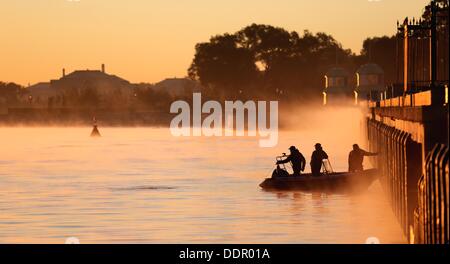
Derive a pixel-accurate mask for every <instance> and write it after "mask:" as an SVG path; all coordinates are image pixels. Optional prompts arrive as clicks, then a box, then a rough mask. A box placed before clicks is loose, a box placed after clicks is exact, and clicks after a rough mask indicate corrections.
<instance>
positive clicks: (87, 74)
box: [60, 70, 130, 84]
mask: <svg viewBox="0 0 450 264" xmlns="http://www.w3.org/2000/svg"><path fill="white" fill-rule="evenodd" d="M70 79H95V80H98V79H110V80H112V81H118V82H123V83H127V84H128V83H130V82H129V81H127V80H125V79H122V78H120V77H117V76H115V75H110V74H106V73H104V72H102V71H99V70H83V71H74V72H72V73H70V74H68V75H66V76H64V77H62V78H61V79H60V80H70Z"/></svg>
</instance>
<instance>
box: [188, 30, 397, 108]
mask: <svg viewBox="0 0 450 264" xmlns="http://www.w3.org/2000/svg"><path fill="white" fill-rule="evenodd" d="M396 42H397V40H396V37H395V36H392V37H388V36H383V37H374V38H368V39H366V40H365V41H364V43H363V48H362V50H361V53H360V55H356V54H355V53H353V52H352V51H351V50H349V49H344V48H343V47H342V45H341V43H339V42H338V41H337V40H336V39H334V38H333V36H331V35H329V34H326V33H323V32H319V33H316V34H313V33H311V32H310V31H307V30H305V31H304V32H303V34H299V33H297V32H295V31H291V32H289V31H287V30H285V29H283V28H281V27H274V26H271V25H261V24H252V25H249V26H247V27H245V28H243V29H241V30H239V31H237V32H235V33H234V34H229V33H225V34H222V35H216V36H213V37H211V39H210V40H209V41H208V42H204V43H198V44H197V45H196V46H195V56H194V58H193V61H192V63H191V65H190V67H189V69H188V75H189V77H190V78H192V79H194V80H197V81H199V82H201V84H202V85H203V86H204V87H205V90H206V91H205V92H206V93H207V94H209V96H211V97H222V98H255V97H265V98H278V99H283V98H286V99H288V100H305V99H313V98H320V96H321V92H322V89H323V86H324V75H325V73H326V72H327V70H328V69H330V68H331V67H334V66H340V67H343V68H345V69H347V70H348V71H349V73H350V74H354V73H355V72H356V70H357V68H358V67H359V66H361V65H362V64H365V63H368V62H372V63H377V64H379V65H380V66H381V67H382V68H383V69H384V71H385V80H386V83H390V82H395V81H396V70H395V63H394V60H395V51H396ZM349 77H350V81H352V79H354V78H351V76H349ZM351 85H354V83H351Z"/></svg>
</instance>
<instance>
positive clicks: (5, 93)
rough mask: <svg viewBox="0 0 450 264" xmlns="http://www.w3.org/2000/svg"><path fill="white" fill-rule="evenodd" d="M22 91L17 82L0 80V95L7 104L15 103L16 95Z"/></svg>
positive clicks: (22, 88)
mask: <svg viewBox="0 0 450 264" xmlns="http://www.w3.org/2000/svg"><path fill="white" fill-rule="evenodd" d="M24 92H25V89H24V87H23V86H21V85H19V84H16V83H5V82H0V97H2V98H4V99H5V100H6V102H7V103H8V104H14V103H17V101H18V97H19V96H20V95H21V94H23V93H24Z"/></svg>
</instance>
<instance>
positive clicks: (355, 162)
mask: <svg viewBox="0 0 450 264" xmlns="http://www.w3.org/2000/svg"><path fill="white" fill-rule="evenodd" d="M376 155H378V153H372V152H368V151H365V150H363V149H361V148H360V147H359V146H358V144H353V150H352V151H350V154H349V155H348V171H349V172H358V171H363V170H364V167H363V161H364V157H365V156H376Z"/></svg>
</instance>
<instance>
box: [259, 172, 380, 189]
mask: <svg viewBox="0 0 450 264" xmlns="http://www.w3.org/2000/svg"><path fill="white" fill-rule="evenodd" d="M378 175H379V174H378V170H376V169H369V170H365V171H362V172H354V173H350V172H336V173H332V174H327V175H322V176H312V175H311V174H309V173H308V174H302V175H300V176H292V175H291V176H287V177H274V178H267V179H265V180H264V181H263V182H262V183H261V184H260V185H259V186H260V187H261V188H263V189H264V190H331V191H333V190H345V189H347V190H361V189H367V188H368V187H369V186H370V185H371V184H372V183H373V182H374V181H375V180H376V179H377V178H378Z"/></svg>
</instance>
